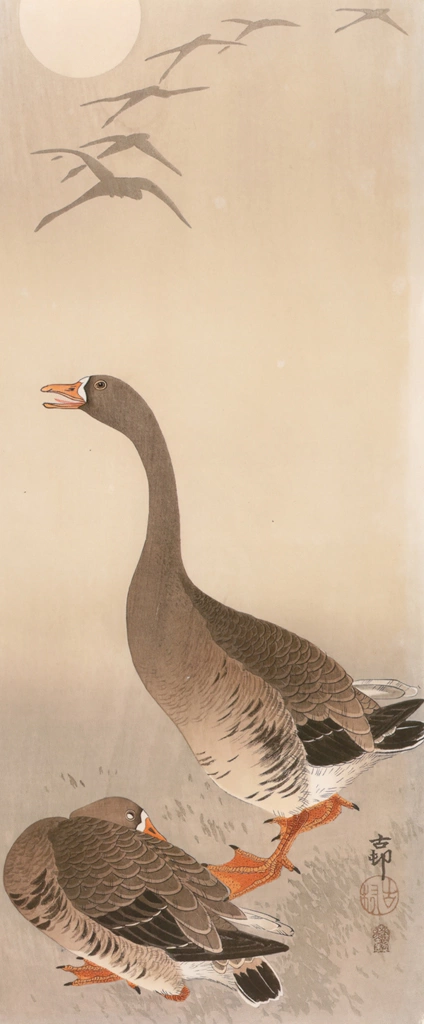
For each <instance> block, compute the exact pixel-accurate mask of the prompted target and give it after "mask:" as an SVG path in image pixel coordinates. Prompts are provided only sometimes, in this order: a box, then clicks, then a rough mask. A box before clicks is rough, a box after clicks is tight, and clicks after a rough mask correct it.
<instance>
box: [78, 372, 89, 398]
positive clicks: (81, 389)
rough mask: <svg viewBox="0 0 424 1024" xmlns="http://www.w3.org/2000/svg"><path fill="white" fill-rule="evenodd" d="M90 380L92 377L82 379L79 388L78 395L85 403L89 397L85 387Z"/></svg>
mask: <svg viewBox="0 0 424 1024" xmlns="http://www.w3.org/2000/svg"><path fill="white" fill-rule="evenodd" d="M89 380H90V377H81V380H80V386H79V388H78V394H79V395H80V396H81V398H82V399H83V401H84V402H86V401H87V395H86V393H85V385H86V384H87V383H88V381H89Z"/></svg>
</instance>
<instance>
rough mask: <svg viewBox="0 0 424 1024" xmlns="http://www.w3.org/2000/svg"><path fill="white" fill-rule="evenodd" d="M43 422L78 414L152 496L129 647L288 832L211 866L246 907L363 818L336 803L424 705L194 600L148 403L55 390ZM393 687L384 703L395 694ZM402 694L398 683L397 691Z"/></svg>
mask: <svg viewBox="0 0 424 1024" xmlns="http://www.w3.org/2000/svg"><path fill="white" fill-rule="evenodd" d="M42 391H45V392H46V391H47V392H50V401H48V402H45V403H44V404H45V407H46V408H48V409H56V408H62V409H81V410H82V411H83V412H86V413H88V414H89V415H90V416H93V417H94V418H95V419H97V420H100V421H101V422H102V423H105V424H107V425H108V426H110V427H113V428H114V429H115V430H119V431H121V433H123V434H125V435H126V436H127V437H128V438H129V439H130V440H131V441H132V442H133V444H134V445H135V447H136V449H137V451H138V453H139V455H140V458H141V460H142V462H143V465H144V468H145V471H146V474H147V478H148V483H149V517H148V525H147V534H146V540H145V544H144V547H143V551H142V554H141V557H140V560H139V562H138V565H137V567H136V570H135V573H134V576H133V578H132V581H131V585H130V588H129V592H128V600H127V630H128V642H129V647H130V651H131V656H132V659H133V662H134V665H135V668H136V670H137V672H138V674H139V676H140V678H141V679H142V681H143V683H144V686H145V687H146V689H147V690H148V692H149V693H150V694H151V696H152V697H153V698H154V699H155V700H156V701H157V703H158V704H159V705H160V706H161V707H162V708H163V710H164V711H165V712H166V714H168V716H169V717H170V718H171V719H172V721H173V722H174V723H175V725H176V726H177V727H178V728H179V730H180V732H181V733H182V734H183V736H184V737H185V739H186V741H187V743H188V744H189V746H190V747H191V749H192V751H193V753H194V754H195V757H196V758H197V760H198V762H199V764H201V765H202V767H203V768H204V769H205V771H206V773H207V775H208V776H209V777H210V778H212V779H213V780H214V781H215V782H216V783H217V785H218V786H220V787H221V788H222V789H224V790H225V791H226V792H227V793H230V794H231V795H232V796H235V797H238V799H240V800H244V801H246V802H247V803H252V804H254V805H256V806H258V807H262V808H264V809H266V810H267V811H268V812H270V813H271V815H272V818H271V819H269V820H271V821H275V822H276V823H277V824H278V826H279V830H280V835H279V843H278V846H277V847H276V848H275V850H274V853H273V854H272V855H271V856H270V857H268V858H259V857H256V856H254V855H252V854H249V853H246V852H244V851H242V850H240V849H238V848H236V852H235V855H234V858H233V860H232V861H231V862H230V863H229V864H226V865H221V866H219V867H214V868H213V871H214V873H215V874H217V875H218V877H221V879H222V880H223V881H224V882H225V884H227V885H229V886H230V888H231V890H232V892H233V893H235V891H236V889H237V892H238V893H239V894H241V893H244V892H247V891H249V890H250V889H254V888H256V886H258V885H262V884H264V882H267V881H271V880H272V879H274V878H276V877H278V875H279V874H280V872H281V869H282V868H283V867H286V868H288V869H289V870H293V864H292V863H291V861H290V860H289V859H288V856H287V854H288V851H289V849H290V846H291V845H292V843H293V841H294V839H295V838H296V836H297V835H298V834H299V833H301V832H305V831H309V830H310V829H312V828H315V827H316V826H317V825H321V824H325V823H327V822H330V821H332V820H333V819H334V818H335V817H337V815H338V814H339V813H340V811H341V809H342V807H349V808H352V807H355V806H356V805H355V804H352V803H350V802H349V801H347V800H344V799H343V797H341V796H339V795H338V790H339V789H340V788H342V787H343V786H344V785H346V784H347V783H348V782H351V781H352V780H353V779H355V778H356V777H357V776H358V775H360V774H361V772H363V771H365V770H366V769H368V768H370V767H371V766H372V765H373V764H375V763H377V762H378V761H379V760H381V759H382V758H384V757H389V756H391V755H393V754H395V753H397V752H398V751H400V750H408V749H410V748H412V747H415V746H417V745H418V744H419V743H420V742H421V741H422V740H423V739H424V725H423V723H422V722H410V721H406V720H407V719H408V718H409V715H411V714H412V713H413V712H414V711H416V709H417V708H418V707H419V706H420V704H422V701H420V700H413V699H411V700H404V701H400V702H399V701H397V702H396V703H390V704H389V705H388V706H383V707H380V706H379V704H378V703H377V701H376V700H375V699H374V698H373V696H372V693H373V692H376V693H380V689H379V687H381V683H376V684H373V683H368V684H366V686H365V688H364V689H363V690H360V689H359V688H358V687H357V686H356V685H355V684H354V682H353V680H352V678H351V676H349V675H348V674H347V672H346V671H345V670H344V669H343V668H342V667H341V666H340V665H338V664H337V662H335V661H334V660H333V658H330V657H329V656H328V655H327V654H325V653H324V652H323V651H321V650H320V649H319V648H318V647H316V646H315V645H314V644H312V643H310V642H309V641H308V640H304V639H303V638H302V637H299V636H296V634H295V633H291V632H289V630H287V629H283V628H281V627H280V626H276V625H274V624H273V623H270V622H265V621H262V620H261V619H257V618H255V617H254V616H253V615H248V614H246V613H244V612H238V611H235V610H234V609H232V608H228V607H227V606H226V605H223V604H221V603H220V602H219V601H215V600H214V599H213V598H211V597H208V596H207V595H206V594H204V593H203V592H202V591H201V590H199V589H198V588H197V587H196V586H195V585H194V584H193V583H192V582H191V580H190V579H189V578H188V576H187V573H186V571H185V569H184V565H183V562H182V558H181V546H180V520H179V511H178V498H177V489H176V484H175V477H174V472H173V469H172V463H171V459H170V455H169V452H168V449H167V446H166V443H165V439H164V437H163V434H162V432H161V430H160V427H159V425H158V423H157V421H156V419H155V417H154V415H153V413H152V411H151V409H150V408H149V406H148V405H147V404H146V402H145V401H144V399H143V398H142V397H141V396H140V395H138V394H137V392H136V391H134V390H133V388H131V387H130V386H129V385H128V384H125V383H124V382H123V381H121V380H118V379H117V378H115V377H110V376H102V377H99V376H90V377H83V378H82V379H81V380H79V381H77V382H76V383H75V384H50V385H47V386H46V387H44V388H42ZM390 691H391V683H390V681H388V683H387V688H386V690H384V691H383V692H384V697H385V698H387V692H389V694H390ZM393 692H394V694H395V695H396V697H398V696H399V692H401V693H402V687H401V685H400V684H396V685H395V688H394V690H393Z"/></svg>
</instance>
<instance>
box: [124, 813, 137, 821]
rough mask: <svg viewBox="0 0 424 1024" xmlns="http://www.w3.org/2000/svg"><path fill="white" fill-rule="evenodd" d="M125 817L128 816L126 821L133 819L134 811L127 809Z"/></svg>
mask: <svg viewBox="0 0 424 1024" xmlns="http://www.w3.org/2000/svg"><path fill="white" fill-rule="evenodd" d="M125 817H126V818H128V821H134V818H135V814H134V811H127V813H126V815H125Z"/></svg>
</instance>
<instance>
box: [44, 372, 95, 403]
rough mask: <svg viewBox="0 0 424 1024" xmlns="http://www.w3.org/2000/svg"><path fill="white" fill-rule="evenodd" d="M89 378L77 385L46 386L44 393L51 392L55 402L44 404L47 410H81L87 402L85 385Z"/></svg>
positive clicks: (82, 379) (77, 382)
mask: <svg viewBox="0 0 424 1024" xmlns="http://www.w3.org/2000/svg"><path fill="white" fill-rule="evenodd" d="M89 379H90V378H89V377H82V378H81V380H77V381H76V383H75V384H46V385H45V387H44V388H41V390H42V391H49V392H50V393H51V394H52V398H53V399H54V401H52V402H43V405H44V408H45V409H80V408H81V406H82V405H85V403H86V401H87V395H86V393H85V385H86V383H87V381H88V380H89Z"/></svg>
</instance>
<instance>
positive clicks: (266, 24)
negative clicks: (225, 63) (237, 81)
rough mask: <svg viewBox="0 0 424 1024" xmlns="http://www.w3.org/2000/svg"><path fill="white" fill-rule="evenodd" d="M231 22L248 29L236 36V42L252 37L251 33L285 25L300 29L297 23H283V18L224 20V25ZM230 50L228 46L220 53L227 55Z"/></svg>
mask: <svg viewBox="0 0 424 1024" xmlns="http://www.w3.org/2000/svg"><path fill="white" fill-rule="evenodd" d="M228 21H231V22H233V23H234V24H235V25H246V26H247V27H246V28H244V29H243V31H242V32H240V35H238V36H236V40H235V41H236V42H237V41H238V40H239V39H243V36H248V35H250V33H251V32H257V31H258V29H260V28H274V27H275V26H276V25H284V26H286V27H290V28H300V25H298V24H297V23H296V22H295V21H283V20H282V18H261V19H260V20H259V21H249V20H248V18H223V19H222V24H225V22H228ZM226 50H228V46H224V48H223V50H219V53H225V51H226Z"/></svg>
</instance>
